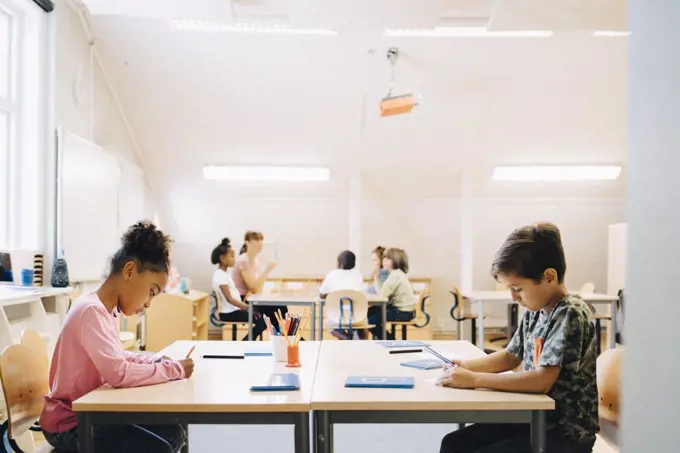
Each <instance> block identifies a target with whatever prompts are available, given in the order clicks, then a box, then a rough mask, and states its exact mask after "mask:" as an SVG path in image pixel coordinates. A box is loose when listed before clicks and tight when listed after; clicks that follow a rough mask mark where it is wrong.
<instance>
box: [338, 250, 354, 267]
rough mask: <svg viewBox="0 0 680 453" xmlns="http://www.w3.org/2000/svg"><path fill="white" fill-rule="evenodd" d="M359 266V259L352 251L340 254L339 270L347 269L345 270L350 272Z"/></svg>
mask: <svg viewBox="0 0 680 453" xmlns="http://www.w3.org/2000/svg"><path fill="white" fill-rule="evenodd" d="M356 264H357V257H356V255H355V254H354V253H353V252H352V251H350V250H345V251H342V252H340V254H339V255H338V268H339V269H345V270H350V269H354V266H356Z"/></svg>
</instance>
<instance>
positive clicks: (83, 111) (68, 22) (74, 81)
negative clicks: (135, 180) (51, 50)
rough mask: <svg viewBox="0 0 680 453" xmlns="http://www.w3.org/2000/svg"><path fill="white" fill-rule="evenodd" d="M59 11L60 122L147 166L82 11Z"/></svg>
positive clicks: (148, 194)
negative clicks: (95, 52) (99, 60)
mask: <svg viewBox="0 0 680 453" xmlns="http://www.w3.org/2000/svg"><path fill="white" fill-rule="evenodd" d="M54 14H56V22H57V23H56V30H57V32H56V33H57V39H56V43H57V44H56V62H55V66H56V81H55V98H56V99H55V122H56V124H55V126H62V127H64V128H65V129H66V130H69V131H70V132H73V133H75V134H76V135H79V136H81V137H84V138H86V139H89V140H91V141H93V142H95V143H97V144H98V145H101V146H102V147H104V149H106V150H107V151H108V152H110V153H112V154H114V155H117V156H121V157H124V158H126V159H128V160H129V161H130V162H132V163H135V164H137V165H138V166H143V162H140V159H139V158H138V154H137V152H136V150H135V142H134V140H133V137H132V135H131V132H130V130H128V128H127V127H126V124H125V122H124V119H123V116H122V115H121V112H120V111H119V107H118V105H117V104H116V102H115V99H114V95H113V92H112V91H111V89H110V87H109V85H108V83H107V80H106V77H105V74H104V73H103V72H102V70H101V68H100V66H99V65H98V64H97V62H96V59H95V58H94V57H93V55H91V51H90V45H89V42H88V41H89V39H88V36H87V34H86V32H85V31H84V29H83V26H82V24H81V21H80V19H79V17H78V15H77V14H76V13H75V12H74V11H73V10H71V8H69V7H68V5H67V4H66V3H65V2H59V3H58V4H57V7H56V10H55V13H54ZM79 81H80V83H79ZM139 152H140V153H141V150H140V151H139ZM155 210H156V206H155V197H154V194H153V192H152V190H151V189H150V188H149V187H148V186H147V188H146V191H145V207H144V214H145V216H146V217H147V218H149V219H151V218H153V216H154V213H155Z"/></svg>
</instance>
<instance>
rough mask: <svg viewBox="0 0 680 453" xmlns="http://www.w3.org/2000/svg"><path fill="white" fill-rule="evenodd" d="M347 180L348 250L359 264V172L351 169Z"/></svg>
mask: <svg viewBox="0 0 680 453" xmlns="http://www.w3.org/2000/svg"><path fill="white" fill-rule="evenodd" d="M351 171H352V173H351V174H350V178H349V249H350V250H351V251H353V252H354V253H355V254H356V255H357V260H358V261H359V262H361V256H362V255H361V254H362V250H361V171H360V170H359V169H358V168H353V169H352V170H351Z"/></svg>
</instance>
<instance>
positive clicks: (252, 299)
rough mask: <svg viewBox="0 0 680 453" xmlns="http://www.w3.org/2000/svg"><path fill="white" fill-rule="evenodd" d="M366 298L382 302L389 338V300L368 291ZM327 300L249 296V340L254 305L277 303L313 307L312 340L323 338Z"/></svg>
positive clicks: (374, 303) (384, 329)
mask: <svg viewBox="0 0 680 453" xmlns="http://www.w3.org/2000/svg"><path fill="white" fill-rule="evenodd" d="M366 298H367V299H368V304H369V305H376V304H381V306H382V307H381V308H382V318H383V327H382V339H383V340H386V339H387V303H388V302H389V301H388V300H387V299H386V298H384V297H381V296H379V295H377V294H370V293H366ZM325 303H326V301H325V300H324V299H320V298H319V297H318V296H312V295H308V296H303V295H300V296H289V295H282V294H254V295H252V296H249V297H248V340H249V341H252V340H253V314H254V312H253V310H254V306H256V305H262V306H277V305H298V306H310V307H311V309H312V324H311V325H310V332H311V335H312V340H317V339H318V340H323V308H324V304H325ZM317 305H318V307H319V327H318V329H319V335H318V338H317V335H316V324H315V323H314V320H315V319H316V310H317Z"/></svg>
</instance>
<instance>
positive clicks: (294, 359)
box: [286, 344, 302, 368]
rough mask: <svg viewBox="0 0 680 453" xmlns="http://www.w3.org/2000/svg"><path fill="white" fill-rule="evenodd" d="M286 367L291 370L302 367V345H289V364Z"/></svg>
mask: <svg viewBox="0 0 680 453" xmlns="http://www.w3.org/2000/svg"><path fill="white" fill-rule="evenodd" d="M286 366H287V367H290V368H297V367H300V366H302V365H301V364H300V345H298V344H290V345H288V363H286Z"/></svg>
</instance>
